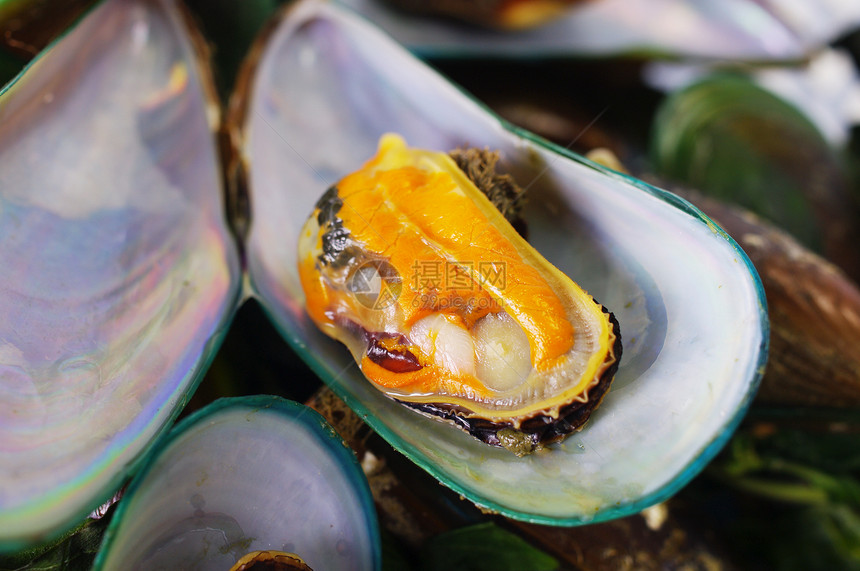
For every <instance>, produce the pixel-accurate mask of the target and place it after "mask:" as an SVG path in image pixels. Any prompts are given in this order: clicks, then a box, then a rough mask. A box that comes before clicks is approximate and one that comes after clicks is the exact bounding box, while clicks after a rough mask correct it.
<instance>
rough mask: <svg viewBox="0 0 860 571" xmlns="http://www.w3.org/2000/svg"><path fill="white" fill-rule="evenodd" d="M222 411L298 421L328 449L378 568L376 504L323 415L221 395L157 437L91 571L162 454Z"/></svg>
mask: <svg viewBox="0 0 860 571" xmlns="http://www.w3.org/2000/svg"><path fill="white" fill-rule="evenodd" d="M225 410H251V411H256V412H262V411H268V412H271V413H274V414H276V415H278V416H279V417H281V418H284V419H288V420H290V421H295V422H301V423H302V424H303V425H304V426H305V427H307V428H308V429H309V430H310V431H311V433H312V434H313V435H314V437H315V438H316V440H317V443H318V444H319V446H320V447H321V448H323V449H325V450H326V451H328V452H329V454H330V456H331V457H332V458H333V459H334V460H335V462H336V464H337V465H338V466H339V467H340V468H341V472H342V473H343V474H344V475H346V477H347V480H348V481H349V483H350V484H351V487H352V490H353V491H354V492H355V493H356V496H357V498H358V500H359V503H360V504H361V507H362V508H363V509H362V511H363V513H364V516H365V525H366V527H365V529H367V530H368V533H369V535H370V541H371V546H370V548H371V550H370V551H371V557H372V559H373V569H380V566H381V564H382V563H381V561H382V547H381V539H380V532H379V522H378V520H377V517H376V507H375V505H374V503H373V496H372V494H371V492H370V485H369V484H368V482H367V478H366V477H365V476H364V472H363V471H362V469H361V465H360V464H359V463H358V460H357V459H356V457H355V454H354V453H353V452H352V449H351V448H350V447H349V446H348V445H347V444H346V443H345V442H344V441H343V438H342V437H341V436H340V435H339V434H338V433H337V431H336V430H335V429H334V428H333V427H332V426H331V425H330V424H329V423H328V422H327V421H326V420H325V418H323V417H322V415H320V414H319V413H318V412H317V411H315V410H313V409H312V408H310V407H307V406H305V405H303V404H300V403H297V402H294V401H291V400H287V399H285V398H283V397H280V396H276V395H253V396H245V397H224V398H220V399H217V400H215V401H212V402H211V403H209V404H208V405H206V406H205V407H203V408H201V409H199V410H197V411H195V412H193V413H191V414H190V415H188V416H187V417H185V418H183V419H182V420H181V421H179V422H178V423H176V425H175V426H174V427H173V428H172V429H171V430H170V432H169V433H168V434H167V435H166V436H165V437H164V438H161V439H160V440H159V442H158V444H157V446H155V447H154V448H153V449H152V450H151V451H150V453H149V454H148V455H147V458H146V461H145V463H144V465H143V466H142V467H141V469H140V470H139V471H138V472H137V474H136V475H135V477H134V478H133V479H132V481H131V483H130V484H129V486H128V489H127V490H126V492H125V494H124V495H123V497H122V498H121V499H120V501H119V504H118V505H117V509H116V513H114V514H113V517H112V519H111V522H110V524H108V528H107V530H106V531H105V534H104V537H103V539H102V543H101V546H100V547H99V551H98V553H97V555H96V558H95V561H94V563H93V570H94V571H99V570H101V569H102V568H103V566H104V564H105V560H106V559H107V557H108V555H109V553H110V550H111V547H112V545H113V543H114V541H116V539H117V532H118V528H119V526H120V525H121V523H122V521H123V519H124V516H125V513H126V510H127V509H128V506H129V504H130V503H131V499H132V498H133V497H134V495H135V494H136V493H137V490H138V488H140V486H141V485H143V483H144V481H145V480H146V479H147V478H148V477H149V476H150V475H151V474H152V473H153V470H154V469H155V465H156V463H157V461H158V458H159V457H160V456H161V454H162V453H163V452H164V451H166V450H168V449H169V448H170V447H171V446H172V445H173V444H174V443H175V442H176V441H177V439H178V438H179V437H180V436H181V435H182V434H183V433H184V432H185V431H187V430H189V429H191V428H193V427H195V426H197V425H200V424H203V423H205V422H206V421H207V420H208V419H210V418H214V417H216V416H217V415H218V414H220V413H221V412H224V411H225Z"/></svg>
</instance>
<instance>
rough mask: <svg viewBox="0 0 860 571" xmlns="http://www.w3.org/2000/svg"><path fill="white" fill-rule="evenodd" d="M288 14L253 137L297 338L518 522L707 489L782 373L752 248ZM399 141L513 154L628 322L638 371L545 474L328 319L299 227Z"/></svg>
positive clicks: (262, 209) (366, 408)
mask: <svg viewBox="0 0 860 571" xmlns="http://www.w3.org/2000/svg"><path fill="white" fill-rule="evenodd" d="M285 14H286V16H285V19H284V20H283V22H282V23H281V24H280V25H279V26H278V27H277V28H274V29H273V30H272V31H271V35H270V36H269V37H268V39H267V41H266V43H265V44H260V46H262V48H261V49H262V51H261V52H260V53H259V59H258V61H257V62H256V69H255V70H254V75H253V76H249V77H253V79H252V81H251V83H250V89H249V92H248V94H247V100H245V101H244V102H243V103H242V105H244V121H243V123H242V125H241V128H242V130H241V133H242V136H241V139H240V140H241V142H242V148H241V151H242V154H243V159H244V160H245V162H246V163H247V164H248V165H249V172H248V175H249V183H250V190H251V194H252V201H253V202H252V205H253V211H252V214H253V224H252V227H251V233H250V237H249V243H248V250H247V253H248V264H249V275H250V279H251V282H252V286H253V288H254V290H255V292H256V295H257V296H258V297H259V298H260V299H261V301H262V302H263V304H264V305H265V307H266V308H267V310H268V311H269V312H270V314H271V316H272V318H273V320H274V322H275V323H276V325H277V326H278V328H279V329H280V330H281V331H282V333H283V334H284V336H285V337H286V338H287V339H288V340H289V341H290V342H291V343H292V344H293V346H294V347H295V348H296V349H297V350H298V351H299V352H300V353H301V354H302V355H303V356H304V358H305V359H306V360H307V361H308V363H309V364H310V365H311V366H312V367H313V368H314V370H315V371H316V372H317V373H319V375H320V376H321V377H322V378H323V379H324V380H325V381H326V382H327V383H328V384H329V385H330V386H331V387H332V388H333V389H334V390H335V391H336V392H337V393H338V394H339V395H340V396H341V397H342V398H343V399H344V400H345V401H346V402H347V404H349V405H350V406H352V407H353V408H354V409H355V410H356V411H357V412H358V413H359V414H360V415H361V416H362V418H363V419H365V420H366V421H367V422H368V423H369V424H370V425H371V426H372V427H373V428H374V429H375V430H376V431H377V432H379V433H380V434H381V435H382V436H384V437H385V438H386V439H387V440H388V441H389V442H391V443H392V444H393V445H394V446H395V447H396V448H397V449H398V450H400V451H401V452H403V453H404V454H406V455H407V456H408V457H409V458H411V459H412V460H413V461H415V462H416V463H418V464H419V465H420V466H422V467H423V468H424V469H425V470H427V471H428V472H430V473H431V474H432V475H434V476H435V477H437V478H438V479H440V481H442V482H443V483H445V484H446V485H448V486H450V487H451V488H453V489H454V490H456V491H457V492H459V493H460V494H462V495H463V496H465V497H466V498H468V499H470V500H471V501H473V502H475V503H477V504H478V505H481V506H484V507H487V508H489V509H492V510H496V511H499V512H501V513H503V514H505V515H507V516H510V517H515V518H520V519H524V520H529V521H535V522H542V523H551V524H561V525H577V524H582V523H587V522H591V521H599V520H605V519H609V518H612V517H618V516H622V515H627V514H630V513H634V512H636V511H639V510H641V509H642V508H644V507H646V506H648V505H650V504H652V503H655V502H657V501H659V500H661V499H664V498H666V497H668V496H669V495H671V494H672V493H673V492H674V491H676V490H678V489H679V488H680V487H681V486H682V485H684V484H685V483H686V482H687V481H689V479H690V478H692V477H693V475H695V474H696V473H698V471H699V470H701V468H702V467H703V466H704V465H705V464H706V463H707V462H708V461H709V460H710V459H711V458H712V457H713V456H714V454H716V452H717V451H718V450H719V448H720V447H721V446H722V445H723V444H724V443H725V442H726V440H727V439H728V437H729V436H730V434H731V432H732V430H733V429H734V427H735V426H736V425H737V423H738V422H739V420H740V418H741V416H742V414H743V412H744V410H745V408H746V406H747V405H748V403H749V401H750V399H751V397H752V395H753V394H754V392H755V388H756V387H757V383H758V380H759V378H760V374H761V369H762V367H763V364H764V362H765V354H766V346H767V318H766V310H765V302H764V296H763V293H762V290H761V285H760V283H759V281H758V278H757V276H756V274H755V271H754V270H753V269H752V266H751V265H750V263H749V260H748V259H747V258H746V256H745V255H744V254H743V252H742V251H741V250H740V249H739V248H738V247H737V245H736V244H735V243H734V242H733V241H732V240H731V239H730V238H728V237H727V236H726V234H725V233H724V232H722V231H721V230H720V229H719V228H718V227H716V226H715V225H714V224H713V223H712V222H711V221H710V220H708V219H707V218H705V217H704V216H703V215H702V214H701V213H700V212H698V211H697V210H695V209H694V208H693V207H692V206H690V205H689V204H688V203H686V202H684V201H682V200H680V199H678V198H677V197H675V196H674V195H671V194H669V193H666V192H664V191H661V190H658V189H656V188H653V187H650V186H647V185H645V184H644V183H641V182H639V181H636V180H634V179H631V178H628V177H625V176H623V175H620V174H618V173H615V172H613V171H609V170H607V169H604V168H601V167H599V166H597V165H595V164H593V163H591V162H589V161H586V160H585V159H582V158H581V157H578V156H576V155H573V154H571V153H569V152H566V151H564V150H563V149H560V148H557V147H552V146H551V145H549V144H547V143H545V142H543V141H539V140H536V139H535V138H534V137H533V136H531V135H529V134H528V133H524V132H520V131H516V130H514V129H513V128H511V127H509V126H507V125H505V124H504V123H502V122H501V121H500V120H499V119H498V118H496V117H495V116H493V115H492V114H490V113H489V112H488V111H486V110H485V109H484V108H483V107H481V106H480V105H479V104H477V103H475V102H474V101H472V100H471V99H470V98H469V97H467V96H466V95H464V94H463V93H462V92H461V91H459V90H458V88H457V87H455V86H453V85H451V84H450V83H448V82H446V81H445V80H444V79H443V78H441V77H440V76H438V75H437V74H435V73H434V72H433V71H432V70H430V69H429V68H428V67H426V66H424V65H423V64H421V63H420V62H418V61H417V60H415V59H414V58H413V57H412V56H411V55H409V54H408V53H407V52H406V51H405V50H404V49H403V48H401V47H400V46H398V45H397V44H396V43H395V42H393V41H392V40H391V39H390V38H388V37H387V36H385V35H384V34H383V33H381V32H380V31H379V30H377V29H375V28H374V27H372V26H371V25H369V24H368V23H366V22H364V21H362V20H361V19H359V18H357V17H355V16H353V15H351V14H350V13H348V12H346V11H344V10H343V9H339V8H337V7H336V6H332V5H327V4H321V3H317V2H303V3H299V4H297V5H295V6H294V7H292V8H291V9H290V10H289V11H287V12H285ZM240 107H241V106H240ZM385 132H396V133H399V134H401V135H402V136H404V137H405V138H406V139H407V140H408V141H410V144H412V145H414V146H420V147H423V148H428V149H437V150H449V149H452V148H456V147H458V146H477V147H485V146H487V147H490V148H492V149H498V150H500V151H501V154H502V156H503V168H504V169H505V170H507V171H508V172H511V173H512V174H513V175H514V176H515V177H516V179H517V180H518V181H519V182H520V183H521V184H522V185H523V186H525V187H527V188H528V192H529V193H530V202H529V206H528V207H527V209H526V212H525V217H526V219H527V221H528V222H529V225H530V228H531V233H530V242H531V243H532V244H533V245H534V246H535V247H536V248H537V249H538V251H540V252H541V253H542V254H543V255H544V256H545V257H546V258H547V259H548V260H549V261H550V262H552V263H553V264H554V265H555V266H556V267H559V268H560V269H561V270H562V271H564V272H566V273H568V275H570V276H575V279H576V281H577V282H578V283H580V284H581V285H582V286H583V287H584V288H585V289H586V290H587V291H589V292H590V293H592V294H593V295H594V296H595V297H596V298H597V299H599V300H601V302H602V303H604V304H606V306H608V307H612V308H613V309H614V311H615V312H616V316H617V317H618V320H619V322H620V323H621V330H622V336H623V337H624V339H625V343H626V345H625V357H624V360H623V362H622V365H621V367H620V368H619V371H618V374H617V376H616V380H615V383H614V385H613V389H612V391H611V392H610V393H609V394H608V395H607V397H606V398H605V400H604V403H603V405H602V406H601V408H600V409H599V410H598V411H597V412H596V413H595V414H594V416H593V418H592V420H591V421H590V424H589V425H588V426H587V427H586V428H585V429H584V430H583V431H582V432H581V433H579V434H575V435H573V436H571V437H570V438H568V439H567V440H566V441H565V442H564V443H562V444H560V445H554V446H552V447H550V449H549V450H547V451H546V452H545V453H540V454H535V455H532V456H531V457H529V458H525V459H520V458H516V457H514V456H512V455H511V454H509V453H508V452H506V451H504V450H495V449H491V448H489V447H487V446H486V445H484V444H482V443H480V442H477V441H475V440H473V439H471V437H469V436H468V435H467V434H464V433H461V432H459V431H458V430H456V429H454V428H452V427H449V426H445V425H441V424H439V423H436V422H434V421H432V420H429V419H427V418H423V417H421V416H420V415H418V414H416V413H414V412H412V411H410V410H407V409H405V408H404V407H402V406H400V405H398V404H397V403H395V402H393V401H391V400H389V399H387V398H386V397H384V396H383V395H381V394H379V393H378V392H377V391H376V390H375V389H373V388H372V387H371V386H370V385H369V384H368V383H367V382H366V380H365V379H364V378H363V376H362V375H361V373H360V372H359V371H358V370H357V369H356V367H355V365H354V363H353V360H352V357H351V356H350V354H349V352H348V351H346V350H345V349H344V348H343V347H342V346H340V345H339V344H337V343H336V342H334V341H332V340H330V339H328V338H326V337H325V336H324V335H323V334H322V333H320V332H319V331H317V329H316V327H315V326H314V324H313V323H312V322H311V321H310V319H309V317H308V316H307V314H306V312H305V308H304V298H303V294H302V290H301V287H300V285H299V280H298V275H297V271H296V243H297V240H298V237H299V230H300V228H301V227H302V224H303V223H304V221H305V218H306V216H307V213H308V212H310V211H312V210H313V205H314V202H315V201H316V200H317V199H318V197H319V196H320V194H321V193H322V192H323V191H324V190H325V189H326V188H327V187H328V186H330V185H331V184H332V183H334V182H335V181H337V180H338V179H339V178H341V177H342V176H343V175H344V174H346V173H348V172H351V171H353V170H355V169H356V168H357V167H358V166H360V165H361V163H362V161H364V160H365V159H366V157H368V156H370V155H371V154H372V153H373V150H374V149H375V146H376V142H377V139H378V138H379V136H380V135H382V134H383V133H385Z"/></svg>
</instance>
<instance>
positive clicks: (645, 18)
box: [338, 0, 841, 61]
mask: <svg viewBox="0 0 860 571" xmlns="http://www.w3.org/2000/svg"><path fill="white" fill-rule="evenodd" d="M338 2H339V3H340V4H344V5H346V6H348V7H349V8H351V9H353V10H355V11H356V12H359V13H361V14H363V15H364V16H365V17H367V18H368V19H369V20H372V21H373V22H375V23H376V24H377V25H378V26H379V27H381V28H382V29H384V30H386V31H387V32H388V33H390V34H391V35H392V36H393V37H394V39H396V40H397V41H398V42H400V43H402V44H403V45H405V46H407V47H409V48H410V49H412V50H414V51H415V52H416V53H419V54H421V55H425V56H429V57H433V58H457V57H476V56H478V57H481V56H483V57H511V58H516V59H523V58H535V59H536V58H540V57H547V56H550V57H553V56H554V57H558V56H565V57H595V56H602V57H605V56H617V55H631V54H634V55H638V56H641V55H647V56H651V57H659V58H666V57H670V58H672V59H677V58H693V59H699V58H704V59H717V60H725V59H733V60H740V61H781V60H782V61H784V60H798V59H800V58H802V57H803V56H804V54H805V53H807V52H808V51H811V49H812V48H814V47H819V46H820V45H821V44H822V43H825V42H826V41H827V40H828V39H833V38H835V37H836V36H837V35H838V33H839V31H840V29H841V28H840V24H841V22H839V21H838V20H837V21H835V22H834V21H833V18H830V17H829V16H830V15H829V14H824V12H826V10H823V9H821V8H820V6H819V5H818V4H820V3H812V2H809V3H808V4H810V5H811V6H810V7H809V9H808V10H809V11H810V12H813V13H815V14H814V16H812V17H810V15H809V14H807V16H806V20H807V21H813V20H814V21H816V22H817V23H818V24H819V26H818V28H817V31H818V35H817V36H815V37H810V38H807V37H805V36H803V35H800V36H799V35H798V34H797V33H796V31H795V30H793V29H791V28H790V27H789V26H788V25H786V24H785V23H784V22H783V21H782V20H781V19H780V18H779V17H777V16H776V15H775V14H774V13H772V12H771V11H769V10H768V9H766V8H765V7H763V6H761V2H757V1H755V0H722V1H721V2H713V1H712V0H591V1H590V2H584V3H582V4H581V5H578V6H576V7H574V8H571V9H570V10H568V11H567V12H565V13H564V14H562V15H560V16H559V17H558V18H557V19H556V20H555V21H553V22H551V23H549V24H545V25H543V26H541V27H539V28H536V29H533V30H526V31H517V32H516V33H500V32H499V31H496V30H482V29H476V28H469V27H466V26H462V25H456V26H454V25H451V24H450V22H446V21H443V20H433V19H430V18H426V17H422V16H414V15H411V14H406V13H404V12H402V11H398V10H395V9H393V8H391V7H389V6H387V5H385V3H384V2H380V1H379V0H338ZM813 6H814V7H813ZM817 12H821V13H822V15H823V16H824V17H819V15H818V14H817Z"/></svg>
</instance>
